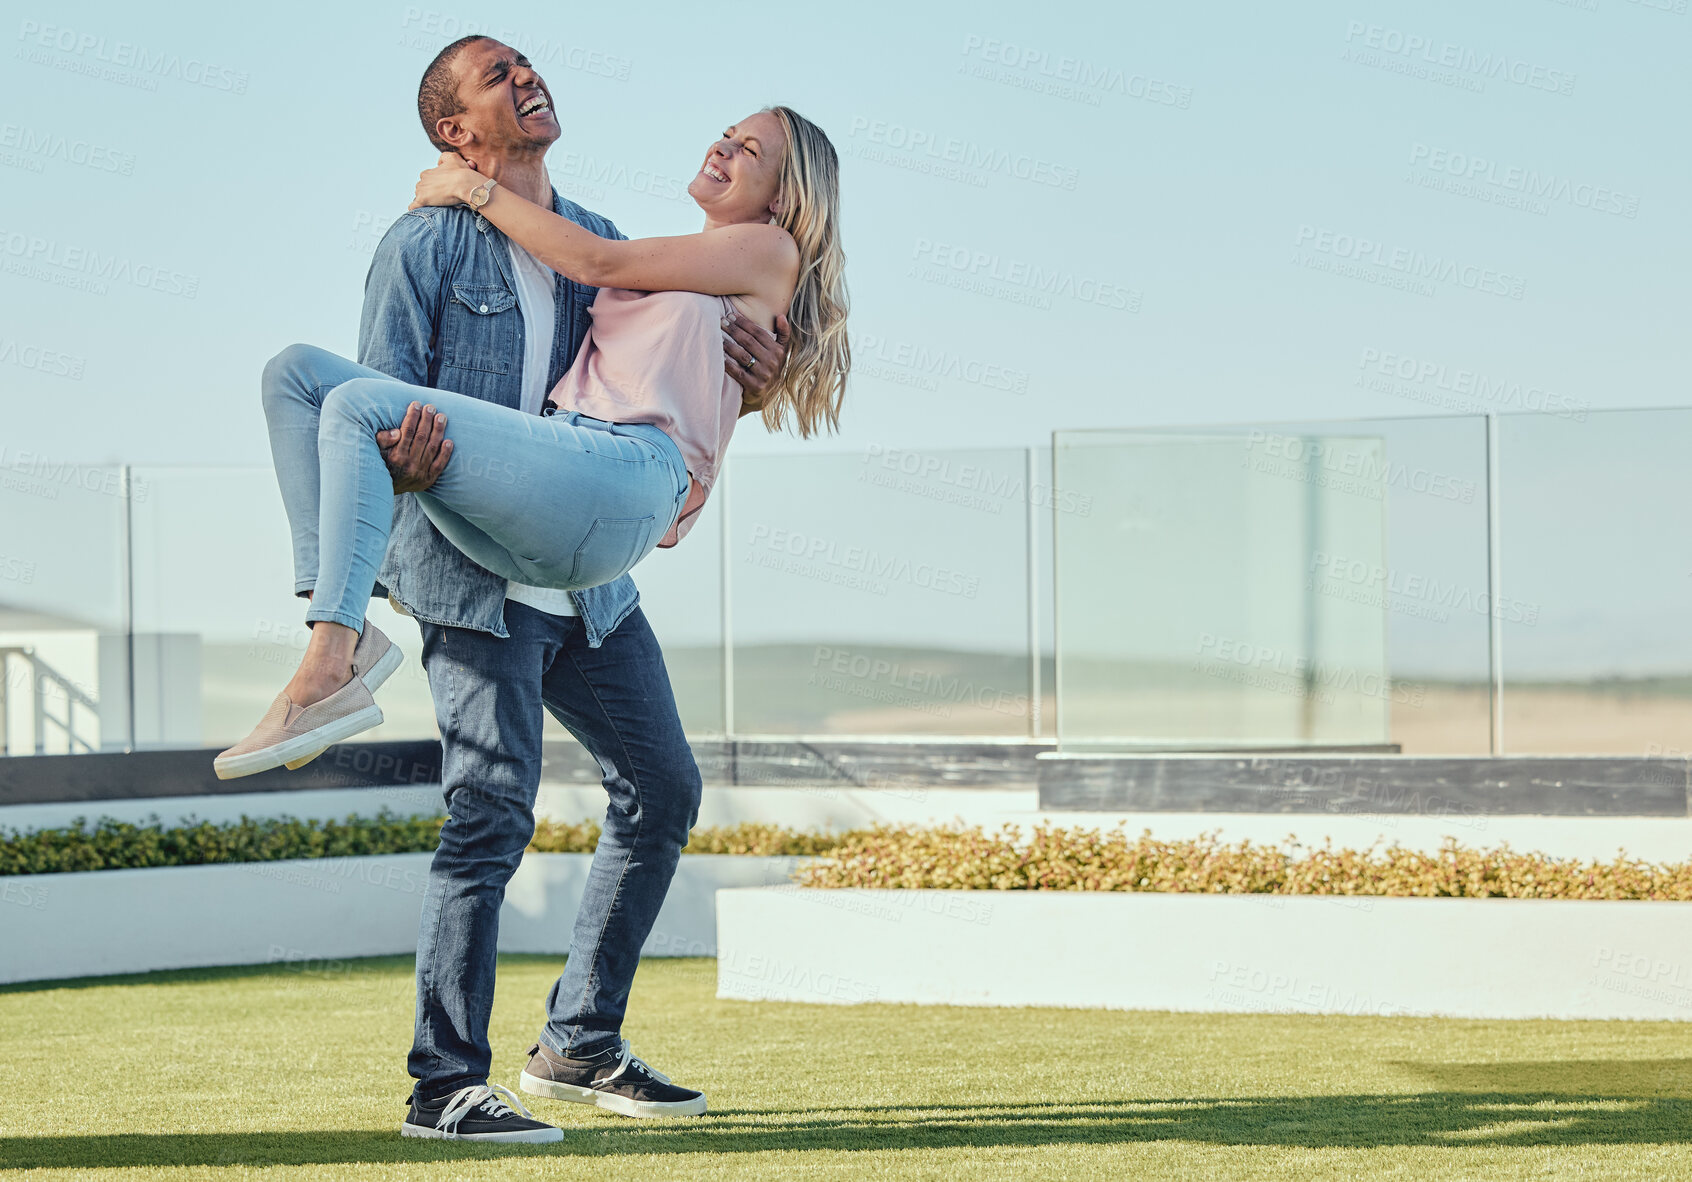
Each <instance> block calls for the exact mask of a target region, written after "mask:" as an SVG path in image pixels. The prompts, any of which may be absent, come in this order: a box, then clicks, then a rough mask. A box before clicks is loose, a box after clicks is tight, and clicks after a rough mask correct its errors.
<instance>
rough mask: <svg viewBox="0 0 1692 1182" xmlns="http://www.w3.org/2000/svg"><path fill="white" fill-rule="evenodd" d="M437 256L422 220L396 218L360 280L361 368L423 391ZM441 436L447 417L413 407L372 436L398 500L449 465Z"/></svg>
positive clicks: (432, 340) (439, 279) (434, 314)
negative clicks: (392, 426) (394, 423)
mask: <svg viewBox="0 0 1692 1182" xmlns="http://www.w3.org/2000/svg"><path fill="white" fill-rule="evenodd" d="M442 249H443V248H442V245H441V236H440V231H439V230H438V228H437V227H436V226H435V225H434V224H433V222H432V221H431V220H430V219H428V218H421V217H409V216H408V217H402V218H400V219H399V221H397V222H395V223H394V224H393V225H392V226H390V227H388V232H387V233H386V234H384V235H383V236H382V241H381V243H380V244H379V245H378V246H377V247H376V255H375V257H374V258H372V259H371V260H370V272H369V274H367V275H366V276H365V279H364V311H363V314H362V315H361V316H360V318H359V325H358V360H359V364H361V365H368V366H369V367H370V368H371V369H375V370H380V371H381V372H383V373H385V374H387V375H388V376H389V377H393V378H398V379H399V380H400V381H402V382H410V383H411V384H412V385H414V386H427V385H428V384H429V378H430V375H431V374H432V373H433V372H434V362H435V352H436V347H437V344H438V340H439V333H438V331H437V326H438V323H439V317H440V302H441V290H442V284H443V282H444V276H445V273H446V265H445V260H444V259H443V257H442ZM445 433H446V416H444V415H439V414H436V413H435V408H434V407H432V406H430V407H424V406H420V405H418V404H417V403H413V404H412V405H411V407H410V409H408V410H407V411H406V414H405V418H404V420H403V421H402V422H401V424H400V426H399V427H398V428H397V429H395V430H392V431H382V432H378V433H377V436H376V444H377V446H378V447H380V448H381V449H382V458H383V459H384V460H385V461H386V462H387V465H388V471H389V472H390V473H391V474H392V475H393V480H394V491H395V492H396V493H403V492H421V491H422V490H424V489H426V488H428V487H429V486H430V485H432V484H434V483H435V480H436V479H437V478H438V477H439V476H440V474H441V471H442V469H444V468H445V467H446V464H447V460H448V459H450V458H451V457H452V443H451V441H449V440H447V439H445V438H444V435H445Z"/></svg>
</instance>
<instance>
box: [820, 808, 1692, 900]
mask: <svg viewBox="0 0 1692 1182" xmlns="http://www.w3.org/2000/svg"><path fill="white" fill-rule="evenodd" d="M798 880H799V883H800V885H802V886H814V887H903V888H917V887H928V888H936V889H944V890H998V891H1022V890H1056V891H1159V892H1169V893H1182V894H1209V895H1242V894H1269V895H1398V896H1422V897H1437V898H1465V899H1489V898H1503V899H1657V900H1673V901H1679V902H1685V901H1688V900H1692V863H1685V862H1679V863H1673V864H1654V863H1649V862H1642V861H1639V860H1637V859H1632V858H1629V857H1627V856H1626V855H1625V854H1622V855H1618V856H1617V857H1616V859H1615V860H1614V861H1612V862H1597V861H1593V862H1586V861H1582V860H1580V859H1578V858H1552V857H1547V856H1546V855H1544V854H1523V853H1517V852H1516V851H1514V850H1512V849H1510V847H1509V846H1507V845H1505V846H1500V847H1499V848H1497V849H1493V850H1476V849H1469V848H1467V847H1464V846H1459V845H1458V844H1457V843H1456V842H1455V841H1454V840H1448V841H1447V842H1446V843H1445V844H1444V846H1443V847H1442V848H1441V849H1440V850H1439V851H1438V852H1437V853H1431V854H1429V853H1421V852H1418V851H1415V850H1408V849H1405V848H1403V847H1402V846H1397V845H1394V846H1389V847H1387V848H1385V849H1382V848H1380V847H1378V846H1376V847H1371V848H1370V849H1368V850H1365V851H1362V852H1358V851H1356V850H1344V849H1341V850H1336V849H1334V848H1332V845H1331V843H1324V844H1322V845H1321V846H1303V845H1299V844H1298V843H1297V842H1295V841H1293V840H1292V839H1290V838H1289V839H1288V842H1287V844H1286V845H1285V846H1284V847H1283V846H1269V845H1260V844H1254V843H1252V842H1250V841H1242V842H1239V843H1238V844H1235V845H1228V844H1224V843H1223V842H1222V841H1221V840H1219V838H1218V836H1217V835H1216V834H1205V835H1203V836H1201V837H1199V838H1196V839H1193V840H1183V841H1159V840H1157V839H1155V838H1153V837H1152V836H1151V832H1150V830H1147V831H1145V832H1143V833H1142V834H1141V835H1140V836H1139V837H1134V838H1131V837H1129V836H1128V835H1127V833H1126V832H1125V831H1123V830H1122V829H1113V830H1108V831H1103V832H1101V831H1099V830H1096V829H1082V828H1076V829H1061V828H1051V827H1047V826H1038V827H1036V828H1035V829H1034V831H1033V836H1032V837H1031V838H1029V839H1027V840H1024V839H1023V838H1022V836H1021V833H1020V831H1019V830H1018V829H1017V828H1016V827H1015V826H1011V825H1006V826H1004V827H1003V828H1002V829H1000V830H999V831H997V832H995V833H987V832H985V831H984V830H982V829H980V828H970V829H953V830H943V829H917V828H908V827H882V828H878V829H873V830H868V831H860V832H857V833H846V834H842V835H841V837H840V843H839V845H838V846H837V847H836V848H835V849H834V851H833V852H832V853H831V854H830V855H829V856H828V857H827V858H825V859H823V860H822V861H818V862H813V863H811V864H810V865H808V866H806V867H804V868H802V869H801V870H800V872H799V874H798Z"/></svg>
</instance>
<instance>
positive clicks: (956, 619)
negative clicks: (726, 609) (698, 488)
mask: <svg viewBox="0 0 1692 1182" xmlns="http://www.w3.org/2000/svg"><path fill="white" fill-rule="evenodd" d="M1029 467H1030V465H1029V459H1028V453H1027V451H1025V450H1024V449H1021V448H1003V449H980V450H963V449H958V450H945V451H922V452H919V451H903V450H898V449H893V448H874V449H870V450H869V451H867V452H865V453H862V454H849V455H793V456H744V455H743V456H741V457H739V458H738V459H737V460H736V461H735V464H734V472H733V474H732V479H731V490H730V506H729V520H730V521H731V523H732V533H731V535H730V545H729V551H728V553H729V566H728V572H727V580H728V586H729V589H730V590H729V595H730V601H731V603H732V605H733V611H732V633H733V636H732V648H733V662H734V672H733V703H732V718H733V723H734V728H735V730H736V731H738V732H739V733H742V734H859V735H924V734H926V735H934V734H945V735H993V736H1023V735H1026V734H1027V733H1028V730H1029V714H1030V696H1029V695H1030V689H1031V682H1032V676H1031V669H1030V662H1029V651H1030V646H1029V624H1028V620H1029V612H1028V570H1029V567H1028V538H1029V498H1030V496H1031V495H1032V496H1033V497H1035V498H1036V501H1038V499H1039V498H1040V496H1041V495H1042V492H1041V490H1040V489H1035V490H1034V491H1033V492H1032V493H1031V492H1030V481H1029ZM1035 507H1036V509H1037V510H1039V511H1041V512H1044V509H1043V508H1041V506H1039V505H1038V504H1036V506H1035Z"/></svg>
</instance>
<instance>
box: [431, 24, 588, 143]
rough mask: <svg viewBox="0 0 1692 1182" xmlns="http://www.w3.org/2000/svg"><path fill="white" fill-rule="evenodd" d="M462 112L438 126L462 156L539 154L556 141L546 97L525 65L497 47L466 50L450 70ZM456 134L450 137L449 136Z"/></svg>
mask: <svg viewBox="0 0 1692 1182" xmlns="http://www.w3.org/2000/svg"><path fill="white" fill-rule="evenodd" d="M453 72H454V73H455V74H456V75H457V78H458V101H459V102H460V103H462V104H463V105H464V110H463V111H461V112H459V113H458V114H457V115H454V116H453V117H452V118H451V119H445V120H442V122H441V127H442V130H443V133H444V134H443V138H445V139H446V140H447V141H448V142H450V143H452V144H453V145H454V146H455V147H457V148H458V150H459V152H460V153H462V154H463V155H465V156H467V157H470V158H471V159H475V157H476V155H477V153H478V152H479V153H481V154H483V155H487V156H517V155H526V154H531V153H544V152H545V151H546V150H547V149H548V148H550V147H551V146H552V144H553V142H554V141H555V140H557V139H558V136H559V134H560V129H559V126H558V118H557V116H556V115H555V114H554V113H553V110H552V93H551V92H550V91H548V90H547V88H546V83H545V82H543V81H541V76H540V75H539V74H537V73H535V71H534V68H533V67H532V66H530V65H529V59H528V58H526V57H524V56H523V55H522V54H520V53H518V52H517V51H516V50H515V49H512V48H511V46H509V45H506V44H503V43H502V42H499V41H478V42H476V43H475V44H474V45H469V46H466V47H465V49H464V52H463V53H461V54H460V55H459V57H458V60H457V62H455V63H454V65H453ZM454 132H456V134H453V133H454Z"/></svg>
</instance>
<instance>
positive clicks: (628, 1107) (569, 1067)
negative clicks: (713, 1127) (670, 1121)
mask: <svg viewBox="0 0 1692 1182" xmlns="http://www.w3.org/2000/svg"><path fill="white" fill-rule="evenodd" d="M517 1086H518V1087H520V1088H522V1089H523V1090H524V1091H525V1092H528V1093H529V1094H530V1095H533V1096H546V1097H548V1098H549V1099H553V1100H570V1101H572V1102H574V1103H576V1104H593V1105H595V1106H597V1107H599V1108H608V1109H610V1110H611V1111H612V1112H620V1113H622V1114H623V1115H624V1116H640V1117H652V1116H698V1115H700V1114H701V1113H703V1112H704V1111H705V1093H704V1092H696V1091H694V1090H693V1089H692V1088H678V1087H677V1086H676V1085H675V1084H673V1083H671V1082H670V1077H669V1076H667V1075H660V1074H659V1073H658V1072H656V1071H654V1070H652V1068H650V1067H648V1066H647V1065H646V1064H645V1063H642V1062H641V1061H640V1060H639V1059H637V1058H635V1057H634V1055H632V1054H630V1053H629V1040H628V1039H626V1038H625V1039H622V1040H621V1041H619V1042H615V1043H613V1044H611V1045H610V1046H609V1047H606V1048H605V1050H603V1051H601V1052H599V1053H598V1054H596V1055H592V1056H590V1057H589V1058H586V1059H566V1058H565V1057H564V1056H563V1055H560V1054H557V1053H555V1052H554V1051H553V1050H552V1049H551V1048H550V1047H543V1046H541V1045H540V1044H539V1043H536V1044H535V1045H534V1046H532V1047H530V1048H529V1065H528V1066H527V1067H525V1068H523V1078H522V1079H521V1080H519V1081H518V1085H517Z"/></svg>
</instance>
